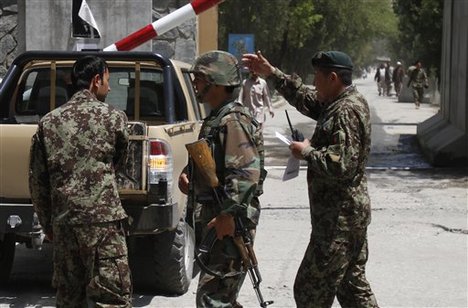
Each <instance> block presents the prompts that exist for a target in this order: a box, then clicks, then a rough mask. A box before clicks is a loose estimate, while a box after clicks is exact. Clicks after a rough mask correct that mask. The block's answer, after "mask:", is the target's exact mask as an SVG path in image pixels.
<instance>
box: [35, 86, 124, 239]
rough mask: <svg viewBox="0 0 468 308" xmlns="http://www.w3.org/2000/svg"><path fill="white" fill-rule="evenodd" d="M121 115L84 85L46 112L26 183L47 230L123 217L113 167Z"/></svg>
mask: <svg viewBox="0 0 468 308" xmlns="http://www.w3.org/2000/svg"><path fill="white" fill-rule="evenodd" d="M126 123H127V117H126V115H125V114H124V113H123V112H122V111H119V110H117V109H115V108H114V107H112V106H110V105H108V104H106V103H103V102H100V101H98V100H97V99H96V98H95V96H94V95H93V94H92V93H91V92H89V91H88V90H83V91H79V92H77V93H76V94H75V95H74V96H73V97H72V98H71V100H70V101H69V102H68V103H66V104H65V105H63V106H61V107H59V108H57V109H55V110H53V111H51V112H50V113H48V114H46V115H45V116H44V117H43V118H42V119H41V121H40V122H39V125H38V128H37V131H36V134H35V135H34V136H33V138H32V145H31V153H30V165H29V188H30V192H31V199H32V202H33V205H34V209H35V211H36V213H37V214H38V217H39V221H40V223H41V225H42V226H43V228H44V229H45V230H46V231H49V230H51V228H52V224H53V223H64V224H77V225H81V224H91V223H100V222H108V221H115V220H120V219H123V218H125V217H127V215H126V213H125V211H124V209H123V207H122V205H121V202H120V198H119V194H118V190H117V183H116V180H115V169H116V168H117V166H118V165H119V164H122V163H124V162H125V157H126V152H127V145H128V132H127V128H126Z"/></svg>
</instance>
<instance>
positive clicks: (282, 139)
mask: <svg viewBox="0 0 468 308" xmlns="http://www.w3.org/2000/svg"><path fill="white" fill-rule="evenodd" d="M275 135H276V138H278V139H279V140H281V141H283V142H284V143H286V144H287V145H290V144H291V140H289V139H288V137H286V136H284V135H282V134H280V133H278V132H275Z"/></svg>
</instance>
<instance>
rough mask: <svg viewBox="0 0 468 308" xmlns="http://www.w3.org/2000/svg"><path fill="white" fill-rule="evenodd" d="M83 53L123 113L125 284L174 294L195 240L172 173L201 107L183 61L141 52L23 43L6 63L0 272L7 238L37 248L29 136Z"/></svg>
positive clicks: (9, 255)
mask: <svg viewBox="0 0 468 308" xmlns="http://www.w3.org/2000/svg"><path fill="white" fill-rule="evenodd" d="M88 54H93V55H98V56H100V57H103V58H104V59H106V61H107V62H108V65H109V71H110V87H111V92H110V93H109V95H108V96H107V99H106V102H107V103H109V104H111V105H114V106H116V107H117V108H119V109H121V110H124V111H125V113H126V114H127V116H128V119H129V130H130V132H131V137H130V145H129V153H130V155H129V158H128V163H127V166H126V168H125V170H122V171H121V172H120V173H119V175H118V182H119V188H120V196H121V199H122V203H123V205H124V207H125V210H126V211H127V213H128V214H129V216H130V217H131V226H130V227H131V232H130V237H129V241H128V243H129V250H130V264H131V267H132V272H133V276H134V279H135V284H136V285H137V286H140V287H142V288H145V289H147V290H149V291H152V292H158V293H165V294H183V293H185V292H186V291H187V289H188V287H189V284H190V281H191V279H192V275H193V273H192V272H193V263H194V262H193V258H194V256H193V253H194V245H195V239H194V231H193V228H192V227H191V224H190V223H188V222H187V221H189V220H187V219H186V218H187V216H189V215H187V212H188V211H187V198H186V197H185V195H183V194H182V193H181V192H180V190H179V189H178V186H177V178H178V175H179V173H180V171H181V170H182V168H183V167H184V166H185V165H186V163H187V152H186V149H185V144H187V143H190V142H193V141H194V140H196V138H197V136H198V132H199V129H200V125H201V119H202V118H203V117H204V116H205V114H206V112H207V111H206V110H205V109H204V106H203V105H199V104H198V103H197V101H196V99H195V96H194V93H193V88H192V86H191V82H190V78H191V76H190V73H189V71H188V68H189V65H188V64H185V63H181V62H177V61H172V60H169V59H166V58H164V57H162V56H160V55H158V54H155V53H150V52H50V51H48V52H45V51H35V52H34V51H30V52H26V53H24V54H22V55H20V56H19V57H17V58H16V59H15V60H14V62H13V63H12V65H11V67H10V69H9V70H8V72H7V74H6V75H5V77H4V78H3V81H2V82H1V83H0V281H2V282H5V281H7V280H8V277H9V275H10V272H11V267H12V262H13V259H14V254H15V246H17V245H19V244H24V245H25V246H26V247H28V248H32V249H34V248H36V249H37V248H41V247H42V244H43V242H44V235H43V233H42V230H41V227H40V225H39V222H38V220H37V216H36V215H35V214H34V211H33V208H32V205H31V200H30V196H29V189H28V162H29V148H30V142H31V137H32V135H33V134H34V132H35V130H36V125H37V122H38V120H39V119H40V118H41V117H42V116H44V115H45V114H46V113H47V112H49V111H50V110H52V109H54V108H56V107H58V106H60V105H62V104H64V103H65V102H67V100H68V99H69V98H70V97H71V95H72V94H73V93H72V90H71V87H70V70H71V67H72V65H73V63H74V61H75V60H76V59H77V58H78V57H81V56H84V55H88Z"/></svg>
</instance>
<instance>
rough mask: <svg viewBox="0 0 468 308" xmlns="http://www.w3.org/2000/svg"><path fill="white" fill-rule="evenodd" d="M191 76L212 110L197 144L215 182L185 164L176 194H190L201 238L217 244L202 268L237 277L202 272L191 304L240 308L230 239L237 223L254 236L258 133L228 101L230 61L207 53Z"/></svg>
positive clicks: (234, 75)
mask: <svg viewBox="0 0 468 308" xmlns="http://www.w3.org/2000/svg"><path fill="white" fill-rule="evenodd" d="M192 73H193V76H194V79H193V85H194V88H195V91H196V94H197V98H198V99H199V100H200V101H202V102H204V103H207V104H209V105H210V107H211V109H212V111H211V113H210V115H209V116H208V117H207V118H205V119H204V122H203V125H202V128H201V131H200V135H199V139H205V140H207V142H208V144H209V147H210V151H211V154H212V157H213V160H214V166H213V169H215V173H216V176H215V177H213V179H215V180H216V181H214V182H213V181H212V180H210V181H208V180H207V178H206V176H204V175H206V173H205V174H204V173H203V170H201V168H200V166H197V165H196V164H190V163H189V166H188V167H187V168H186V169H185V170H184V171H183V172H182V174H181V175H180V177H179V188H180V189H181V191H182V192H184V193H186V194H188V193H193V197H194V199H195V201H196V202H197V203H198V204H201V205H202V207H201V213H200V219H201V223H202V226H203V230H202V235H203V236H206V234H208V233H209V231H210V230H212V229H213V228H214V230H216V235H217V239H218V240H217V241H216V242H215V243H214V245H213V247H212V248H211V251H210V256H209V261H208V264H207V266H208V267H209V268H210V269H213V270H214V271H217V272H221V273H230V272H236V273H242V274H238V275H225V276H224V277H219V276H217V275H212V274H211V273H208V272H203V271H202V273H201V274H200V280H199V284H198V290H197V296H196V298H197V299H196V304H197V307H242V306H241V305H240V304H239V303H238V302H237V296H238V293H239V291H240V288H241V286H242V283H243V280H244V278H245V271H243V264H242V257H241V255H240V250H239V248H238V247H237V246H236V244H235V242H234V241H233V238H234V236H235V232H236V224H237V223H236V222H237V221H241V222H242V224H243V225H244V226H245V227H246V228H248V229H249V230H251V231H252V233H253V231H254V230H255V227H256V225H257V223H258V219H259V215H260V206H259V203H258V195H259V193H260V191H261V190H260V187H259V181H260V178H261V177H262V176H261V170H262V169H263V168H262V161H263V160H262V153H263V152H262V150H261V148H260V144H261V132H260V130H259V128H260V127H259V125H258V123H257V122H256V121H255V119H253V118H252V116H251V115H250V113H249V111H248V109H246V108H245V107H244V106H243V105H242V104H240V103H239V102H237V101H236V97H234V95H233V91H234V89H235V88H236V87H238V86H239V85H240V83H241V78H240V71H239V66H238V63H237V60H236V58H235V57H234V56H233V55H231V54H229V53H227V52H223V51H210V52H207V53H205V54H203V55H201V56H200V57H198V58H197V59H196V60H195V62H194V64H193V66H192ZM216 178H217V179H216ZM218 181H219V182H218ZM214 186H217V187H214ZM189 187H191V190H192V191H191V192H190V191H189ZM214 188H216V189H214ZM214 192H215V193H214Z"/></svg>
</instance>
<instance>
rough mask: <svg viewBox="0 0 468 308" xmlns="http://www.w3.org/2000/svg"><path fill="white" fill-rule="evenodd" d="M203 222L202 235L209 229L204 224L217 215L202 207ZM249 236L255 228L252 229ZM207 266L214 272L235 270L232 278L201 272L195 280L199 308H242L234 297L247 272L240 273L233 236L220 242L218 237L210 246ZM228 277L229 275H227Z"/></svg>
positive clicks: (239, 262) (240, 264)
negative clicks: (196, 280) (196, 281)
mask: <svg viewBox="0 0 468 308" xmlns="http://www.w3.org/2000/svg"><path fill="white" fill-rule="evenodd" d="M201 216H202V224H203V226H205V227H204V228H203V231H202V235H203V236H205V235H206V233H207V232H208V230H209V229H207V228H206V224H207V223H208V222H209V221H210V220H211V218H213V217H215V216H216V211H212V208H210V207H209V206H205V205H204V206H203V207H202V210H201ZM251 235H252V239H253V238H254V237H255V230H254V229H253V230H251ZM205 265H207V266H208V268H209V269H211V270H212V271H214V272H217V273H223V274H227V273H238V274H237V275H232V277H225V278H223V279H221V278H219V277H216V276H213V275H210V274H208V273H205V272H203V271H201V272H200V279H199V281H198V288H197V297H196V304H197V307H198V308H214V307H216V308H241V307H242V306H241V305H239V304H238V303H237V297H238V295H239V292H240V289H241V287H242V284H243V282H244V279H245V276H246V273H242V274H240V273H241V271H242V262H241V257H240V254H239V251H238V249H237V247H236V245H235V244H234V241H233V238H231V237H225V238H224V239H223V240H222V241H220V240H217V241H216V242H215V244H214V246H213V248H212V249H211V253H210V255H209V260H208V261H207V264H205ZM228 276H230V275H228Z"/></svg>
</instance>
